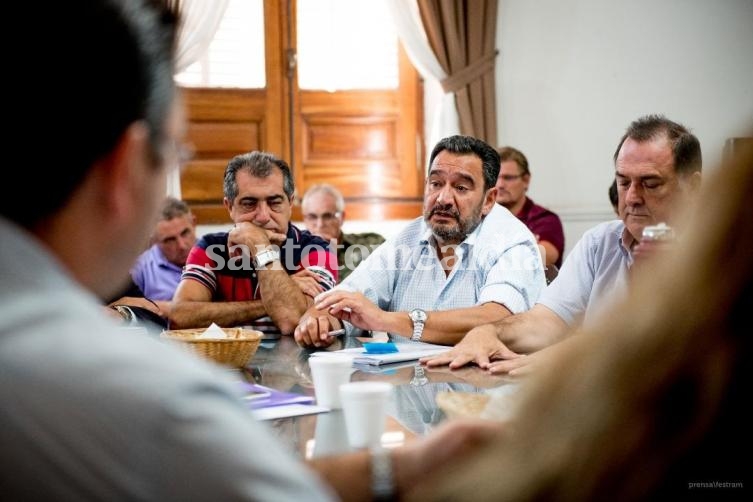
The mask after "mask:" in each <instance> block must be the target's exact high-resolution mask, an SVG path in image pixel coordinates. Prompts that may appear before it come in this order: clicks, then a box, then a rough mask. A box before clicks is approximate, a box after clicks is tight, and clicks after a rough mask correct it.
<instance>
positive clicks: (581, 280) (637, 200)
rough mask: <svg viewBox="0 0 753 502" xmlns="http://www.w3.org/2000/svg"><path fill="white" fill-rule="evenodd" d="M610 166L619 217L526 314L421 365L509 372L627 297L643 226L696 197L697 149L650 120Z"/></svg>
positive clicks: (684, 132) (587, 242) (586, 243)
mask: <svg viewBox="0 0 753 502" xmlns="http://www.w3.org/2000/svg"><path fill="white" fill-rule="evenodd" d="M614 166H615V179H616V180H617V194H618V208H619V214H620V219H619V220H612V221H608V222H606V223H602V224H600V225H597V226H596V227H594V228H592V229H590V230H589V231H587V232H586V233H585V234H584V235H583V237H582V238H581V239H580V241H578V243H577V244H576V245H575V247H574V248H573V250H572V252H571V253H570V255H569V256H568V259H567V261H566V262H565V264H564V265H563V267H562V269H561V270H560V272H559V275H558V276H557V278H556V279H555V280H554V282H552V283H551V284H550V285H549V286H548V287H547V288H546V290H544V293H543V294H542V295H541V298H539V300H538V302H537V303H536V305H534V307H533V308H532V309H531V310H530V311H528V312H524V313H522V314H519V315H514V316H510V317H508V318H506V319H503V320H502V321H500V322H497V323H495V324H487V325H484V326H479V327H478V328H475V329H473V330H471V331H470V332H469V333H468V334H467V335H466V336H465V337H464V338H463V340H462V341H461V342H460V343H459V344H458V345H457V346H455V347H454V348H453V349H452V350H451V351H449V352H448V353H446V354H443V355H440V356H437V357H434V358H426V359H425V360H424V362H426V363H427V364H428V365H430V366H436V365H441V364H450V367H452V368H458V367H460V366H463V365H465V364H468V363H471V362H475V363H476V364H478V365H479V366H480V367H482V368H488V369H490V370H491V371H492V372H506V371H509V370H510V369H514V368H515V367H517V366H518V365H524V364H525V363H526V361H527V360H528V359H530V358H525V357H520V356H519V354H523V353H530V352H534V351H538V350H541V349H543V348H545V347H548V346H550V345H553V344H555V343H558V342H561V341H562V340H564V339H565V338H566V337H567V336H568V334H569V333H570V332H571V330H572V328H575V327H577V326H579V325H580V324H582V323H586V324H588V323H590V322H591V321H592V320H593V319H595V318H597V317H598V314H599V313H601V312H603V311H604V309H605V308H606V307H608V306H609V305H610V304H611V303H612V302H613V301H615V299H617V298H619V297H620V296H622V295H623V294H624V293H625V292H626V289H627V284H628V274H629V270H630V268H631V267H633V266H634V265H635V263H636V262H637V261H638V257H639V256H640V260H641V261H642V260H645V258H646V257H647V255H648V254H650V253H651V252H652V251H653V252H655V251H656V248H655V247H653V245H652V243H650V242H643V243H642V242H641V239H642V236H643V229H644V228H645V227H646V226H649V225H656V224H658V223H661V222H666V223H669V224H670V225H674V224H675V220H676V217H677V215H678V212H679V211H678V208H682V207H683V206H684V205H685V204H687V201H688V200H690V199H691V198H693V197H695V194H696V193H697V191H698V188H699V186H700V181H701V145H700V142H699V141H698V138H696V137H695V136H694V135H693V134H691V133H690V131H688V129H687V128H686V127H685V126H683V125H681V124H678V123H676V122H673V121H671V120H669V119H667V118H666V117H663V116H661V115H648V116H645V117H640V118H639V119H637V120H635V121H634V122H632V123H631V124H630V126H629V127H628V128H627V131H626V132H625V134H624V135H623V136H622V138H621V139H620V142H619V144H618V145H617V149H616V150H615V153H614ZM627 315H629V313H628V314H627ZM506 359H509V361H506ZM493 360H496V362H491V363H490V361H493Z"/></svg>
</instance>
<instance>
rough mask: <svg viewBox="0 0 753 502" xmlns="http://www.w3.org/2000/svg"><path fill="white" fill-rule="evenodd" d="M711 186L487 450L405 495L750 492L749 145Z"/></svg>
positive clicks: (639, 496)
mask: <svg viewBox="0 0 753 502" xmlns="http://www.w3.org/2000/svg"><path fill="white" fill-rule="evenodd" d="M704 185H705V186H704V190H703V192H702V194H701V195H700V196H699V197H698V199H697V201H698V204H695V205H693V206H692V212H691V213H690V216H689V217H688V218H687V221H688V222H692V225H691V226H690V227H689V229H688V232H687V233H686V234H685V235H684V237H683V245H682V246H681V247H680V248H679V249H678V253H677V254H672V255H657V256H655V257H654V258H652V259H651V260H650V261H647V262H646V266H645V267H643V269H642V270H639V271H638V273H637V274H636V275H635V276H634V277H633V279H634V283H633V285H632V287H631V289H630V291H629V295H628V297H627V298H626V299H624V301H622V302H620V303H619V304H617V305H615V306H614V308H612V309H611V310H609V311H608V312H606V314H605V315H604V316H603V317H601V318H600V320H598V321H597V322H596V323H595V324H593V325H592V326H590V327H588V328H587V329H585V330H584V331H583V332H581V333H579V334H578V335H577V336H574V337H572V338H571V339H569V340H568V341H567V342H566V343H562V344H560V345H559V346H557V347H556V348H553V350H550V351H549V354H548V355H547V361H546V364H542V365H541V368H540V370H538V371H536V372H535V373H534V374H533V375H532V376H530V377H529V378H530V379H528V380H524V382H525V383H524V385H523V387H522V389H521V394H520V395H519V396H518V397H519V398H520V401H519V402H518V403H517V406H514V407H513V408H514V411H513V416H512V418H511V419H510V422H509V423H508V424H507V429H506V431H505V432H504V433H503V434H500V435H499V436H498V437H497V439H496V440H494V441H491V442H490V443H489V444H488V445H486V447H485V449H484V451H483V453H481V454H479V455H474V458H473V460H472V461H465V462H464V463H463V464H462V465H460V464H453V465H451V466H448V468H447V469H444V470H443V471H442V472H440V473H438V474H436V475H434V476H429V477H427V478H425V479H422V483H423V484H422V486H421V489H420V490H417V491H415V492H414V493H412V494H411V496H409V497H407V498H406V499H407V500H420V501H426V500H474V501H492V500H494V501H497V500H563V501H581V500H614V501H632V500H678V499H679V500H686V499H696V498H698V499H703V500H727V499H730V498H732V499H736V500H743V499H747V498H749V497H746V496H745V495H744V493H745V492H746V491H747V490H749V483H750V479H749V478H750V468H749V466H748V464H747V462H745V461H744V460H742V459H744V458H746V456H747V454H748V451H749V448H748V444H749V443H750V441H749V439H748V440H746V439H745V438H746V437H747V438H750V424H751V423H752V422H753V417H751V411H750V405H749V403H748V401H749V398H750V393H751V391H750V382H751V364H750V359H751V357H753V353H752V352H751V336H750V333H751V329H750V312H751V311H753V260H751V256H750V250H751V249H753V205H751V204H750V194H751V193H753V149H748V150H746V151H742V152H739V153H738V154H737V155H736V159H735V160H734V161H733V162H730V163H729V164H727V165H724V166H723V167H722V168H721V169H719V170H718V171H716V172H715V173H714V175H713V176H712V177H711V179H710V180H709V181H707V182H705V183H704ZM712 200H713V201H714V203H713V204H708V203H707V202H708V201H712ZM701 201H703V202H701ZM746 389H747V390H746Z"/></svg>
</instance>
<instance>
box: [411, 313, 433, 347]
mask: <svg viewBox="0 0 753 502" xmlns="http://www.w3.org/2000/svg"><path fill="white" fill-rule="evenodd" d="M408 317H410V320H411V321H413V335H411V337H410V339H411V340H413V341H414V342H420V341H421V337H422V336H423V334H424V323H425V322H426V318H427V317H428V316H427V315H426V312H424V311H423V310H421V309H413V310H411V311H410V313H408Z"/></svg>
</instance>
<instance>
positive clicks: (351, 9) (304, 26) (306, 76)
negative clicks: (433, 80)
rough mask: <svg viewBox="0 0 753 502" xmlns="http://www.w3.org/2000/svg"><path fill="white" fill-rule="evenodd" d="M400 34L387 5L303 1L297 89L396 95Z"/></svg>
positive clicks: (360, 0) (376, 0) (380, 1)
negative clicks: (376, 91)
mask: <svg viewBox="0 0 753 502" xmlns="http://www.w3.org/2000/svg"><path fill="white" fill-rule="evenodd" d="M398 83H399V82H398V45H397V32H396V30H395V26H394V24H393V22H392V18H391V16H390V14H389V11H388V10H387V5H386V3H385V1H384V0H298V86H299V87H300V88H301V89H318V90H327V91H337V90H348V89H396V88H397V87H398Z"/></svg>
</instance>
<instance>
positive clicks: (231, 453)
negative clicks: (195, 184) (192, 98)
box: [0, 0, 485, 500]
mask: <svg viewBox="0 0 753 502" xmlns="http://www.w3.org/2000/svg"><path fill="white" fill-rule="evenodd" d="M22 9H23V12H18V11H19V10H22ZM12 13H13V14H14V15H15V14H16V13H18V14H19V16H18V20H19V21H20V22H21V23H22V24H25V26H24V28H26V29H22V30H20V31H19V33H21V34H23V35H22V36H23V37H25V38H24V40H23V41H24V42H25V44H24V45H25V46H26V47H40V51H42V52H40V53H39V54H29V53H28V51H26V52H23V53H21V52H18V51H16V52H11V53H10V55H9V59H10V63H11V68H12V70H13V74H14V75H16V78H14V79H13V81H12V82H11V83H10V85H12V86H13V87H12V89H11V92H13V94H14V96H18V97H19V98H20V99H22V100H24V102H26V103H29V106H28V107H24V108H18V109H17V110H18V112H15V111H14V112H12V114H11V117H10V119H11V120H12V121H13V123H14V124H18V125H19V126H20V128H19V129H18V130H20V131H27V130H32V128H33V127H34V126H35V125H37V121H38V119H39V117H40V116H43V115H44V116H54V117H71V116H74V115H75V116H77V117H78V118H79V122H78V124H79V125H78V126H77V127H76V128H71V127H67V128H60V129H59V130H57V131H56V132H55V134H52V135H50V136H49V137H47V138H45V145H46V147H49V148H50V149H51V151H56V152H60V151H65V153H66V154H65V156H64V165H61V164H60V162H57V161H56V162H44V163H42V164H40V165H39V166H36V171H35V172H36V173H38V175H39V176H40V178H41V179H43V180H44V181H45V183H41V184H39V185H38V186H36V187H35V195H36V198H35V200H34V203H33V204H14V203H12V202H10V201H9V200H8V199H7V198H3V199H2V200H0V277H2V278H3V280H2V282H1V283H0V373H2V378H0V400H2V402H3V403H5V405H3V406H2V407H0V444H2V452H3V453H2V454H3V456H4V458H5V459H6V462H4V465H3V469H2V473H0V486H2V497H3V498H7V499H8V500H333V499H336V498H339V499H344V500H371V499H372V497H373V496H379V497H391V496H394V497H398V496H400V495H401V493H402V492H404V490H405V489H406V488H407V487H408V486H409V485H410V483H411V482H413V480H415V479H418V478H419V477H420V476H422V475H424V474H425V473H426V472H427V471H430V470H431V469H432V468H434V467H436V466H439V465H441V464H442V463H444V462H446V461H450V460H453V461H454V460H455V459H456V458H457V456H458V455H459V454H460V453H461V452H463V451H465V450H466V449H467V448H469V447H470V446H472V445H473V444H474V443H475V442H476V441H478V440H480V439H482V438H483V437H484V435H485V430H484V429H483V428H479V427H476V426H474V427H471V426H469V425H467V424H466V425H460V426H459V427H453V426H449V427H447V428H444V429H442V430H441V431H440V430H437V431H436V433H435V434H433V435H432V437H431V438H429V439H427V440H426V441H416V442H413V443H410V444H409V445H407V446H405V447H404V448H400V449H396V450H390V451H386V450H381V451H374V452H372V453H371V454H370V453H369V452H365V451H359V452H353V453H350V454H346V455H343V456H341V457H334V458H328V459H321V460H315V461H312V462H311V464H310V466H311V467H312V468H313V469H309V468H306V467H305V466H304V465H303V464H302V463H300V462H299V461H297V460H296V459H295V458H294V457H293V456H292V455H291V454H290V452H287V451H286V450H285V449H284V448H282V447H281V445H279V444H278V443H277V442H276V441H275V440H274V438H273V434H272V432H271V431H270V430H269V429H268V428H267V427H266V426H264V425H263V424H260V423H258V422H256V421H255V420H253V418H252V417H251V415H250V413H249V411H248V408H247V406H246V405H245V404H244V403H242V402H241V401H240V399H239V396H238V394H237V393H236V389H235V388H234V386H233V382H232V381H228V380H226V378H227V375H226V372H225V370H221V369H219V368H218V367H216V366H213V365H210V364H209V363H207V362H204V361H201V360H199V359H197V358H196V357H193V356H190V355H189V354H186V353H184V352H182V351H178V350H176V349H175V348H174V347H171V346H169V345H166V344H163V343H161V342H159V341H158V340H155V339H153V338H150V337H148V336H142V335H130V336H129V335H126V334H125V333H123V331H122V330H119V329H117V327H116V324H115V323H114V322H113V321H112V320H111V319H110V318H108V317H107V316H106V315H105V314H104V313H103V312H102V308H101V303H100V301H101V298H106V297H108V296H111V295H113V294H115V293H116V292H117V290H118V289H119V288H120V287H122V286H123V284H124V283H125V281H126V279H127V277H128V271H129V268H130V267H131V266H132V264H133V260H134V259H135V258H136V256H137V255H138V253H139V252H140V251H141V247H142V243H144V242H146V241H147V238H148V237H149V233H150V231H151V229H152V228H153V224H154V223H155V222H156V217H157V213H158V208H159V204H160V201H161V200H162V198H163V197H164V187H165V184H166V176H167V173H168V170H169V168H170V167H168V166H175V165H176V164H177V161H178V153H177V150H178V146H179V145H180V143H181V141H182V137H183V133H184V128H185V121H184V118H183V108H182V106H181V104H180V101H179V99H178V97H177V95H176V89H175V84H174V82H173V72H174V66H173V60H172V46H173V42H174V40H173V37H174V27H175V22H176V20H175V17H174V15H172V13H171V12H169V11H167V10H164V9H162V8H160V6H159V3H158V2H154V1H149V0H143V1H140V0H79V1H77V2H51V3H48V4H46V5H45V8H44V9H41V10H40V9H39V8H38V6H36V5H35V4H23V3H21V4H14V6H13V8H12ZM14 19H15V18H14ZM61 19H75V20H76V29H75V30H71V26H70V25H69V24H67V23H61V22H60V20H61ZM32 38H33V42H34V44H31V42H30V40H31V39H32ZM42 53H43V55H44V58H45V60H46V68H47V70H50V71H51V72H52V73H53V74H58V75H62V74H65V75H66V78H65V79H62V80H60V81H59V82H57V83H56V85H54V86H52V87H49V86H47V87H45V88H44V92H41V91H40V89H39V88H38V86H40V85H43V84H41V83H40V82H39V79H38V74H37V73H35V72H32V71H26V70H27V69H28V65H29V64H36V63H37V62H38V61H39V60H40V58H41V57H42ZM372 460H373V462H374V464H373V465H376V466H377V468H376V469H372V467H371V465H372V463H371V462H372ZM372 478H373V479H374V481H373V484H372ZM328 485H329V486H328ZM372 487H373V488H372Z"/></svg>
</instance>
